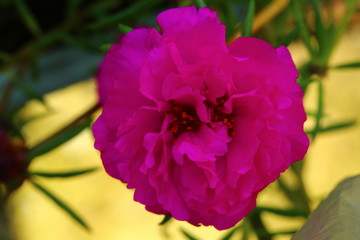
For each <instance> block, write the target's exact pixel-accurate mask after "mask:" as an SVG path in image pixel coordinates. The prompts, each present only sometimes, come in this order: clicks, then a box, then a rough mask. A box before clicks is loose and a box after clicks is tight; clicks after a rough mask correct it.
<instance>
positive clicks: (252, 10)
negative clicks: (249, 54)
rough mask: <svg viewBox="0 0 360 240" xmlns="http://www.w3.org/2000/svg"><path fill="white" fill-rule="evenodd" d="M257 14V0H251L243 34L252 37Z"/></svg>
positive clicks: (243, 26)
mask: <svg viewBox="0 0 360 240" xmlns="http://www.w3.org/2000/svg"><path fill="white" fill-rule="evenodd" d="M254 16H255V0H250V2H249V7H248V10H247V13H246V16H245V19H244V22H243V25H242V36H243V37H250V36H251V31H252V25H253V21H254Z"/></svg>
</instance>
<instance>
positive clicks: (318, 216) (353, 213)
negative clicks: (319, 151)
mask: <svg viewBox="0 0 360 240" xmlns="http://www.w3.org/2000/svg"><path fill="white" fill-rule="evenodd" d="M359 186H360V175H357V176H354V177H350V178H347V179H345V180H344V181H342V182H341V183H340V184H339V185H338V186H337V187H336V188H335V189H334V190H333V191H332V192H331V193H330V194H329V196H328V197H327V198H326V199H325V200H324V201H322V202H321V203H320V205H319V206H318V207H317V208H316V209H315V211H314V212H313V213H312V215H311V216H310V218H309V219H308V221H307V222H306V223H305V224H304V225H303V227H302V228H301V229H300V230H299V231H298V232H297V233H295V235H294V236H293V238H292V240H303V239H329V240H337V239H340V240H347V239H349V240H350V239H360V231H359V222H360V188H359Z"/></svg>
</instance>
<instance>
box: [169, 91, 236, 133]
mask: <svg viewBox="0 0 360 240" xmlns="http://www.w3.org/2000/svg"><path fill="white" fill-rule="evenodd" d="M228 98H229V97H228V95H225V96H223V97H220V98H217V99H216V103H215V104H213V103H210V102H208V101H205V104H206V105H207V107H208V108H209V110H210V112H211V121H212V122H223V123H224V125H225V126H226V127H227V129H228V135H229V136H231V137H234V136H235V135H236V133H235V131H234V119H233V116H232V114H228V113H224V103H225V102H226V100H227V99H228ZM169 103H170V106H171V110H170V111H169V113H170V114H172V115H173V116H174V119H173V121H172V123H171V124H170V125H169V130H170V132H172V133H173V134H174V136H175V137H178V136H179V135H180V134H181V133H183V132H185V131H197V130H198V129H199V128H200V126H201V121H200V119H199V117H198V116H197V113H196V110H195V108H194V107H193V106H191V105H186V104H179V103H177V102H176V101H175V100H171V101H169Z"/></svg>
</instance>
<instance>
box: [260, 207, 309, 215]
mask: <svg viewBox="0 0 360 240" xmlns="http://www.w3.org/2000/svg"><path fill="white" fill-rule="evenodd" d="M255 209H256V210H257V211H260V212H262V211H264V212H269V213H274V214H277V215H281V216H285V217H307V214H306V213H305V212H303V211H301V210H298V209H296V208H290V209H278V208H272V207H260V206H258V207H256V208H255Z"/></svg>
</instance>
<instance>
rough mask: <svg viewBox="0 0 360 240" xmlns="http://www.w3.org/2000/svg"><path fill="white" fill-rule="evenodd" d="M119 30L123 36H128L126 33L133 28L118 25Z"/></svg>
mask: <svg viewBox="0 0 360 240" xmlns="http://www.w3.org/2000/svg"><path fill="white" fill-rule="evenodd" d="M118 29H119V31H120V32H121V33H122V34H126V33H128V32H130V31H132V30H133V28H132V27H129V26H127V25H125V24H118Z"/></svg>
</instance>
